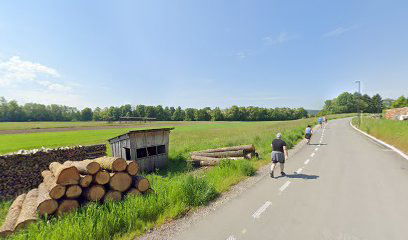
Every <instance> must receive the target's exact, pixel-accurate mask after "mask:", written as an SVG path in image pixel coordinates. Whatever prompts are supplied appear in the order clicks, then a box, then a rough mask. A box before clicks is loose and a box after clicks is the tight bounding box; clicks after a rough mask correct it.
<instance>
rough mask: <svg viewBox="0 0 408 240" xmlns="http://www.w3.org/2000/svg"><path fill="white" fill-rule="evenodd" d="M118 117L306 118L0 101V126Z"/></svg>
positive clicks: (252, 110)
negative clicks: (2, 124) (79, 106)
mask: <svg viewBox="0 0 408 240" xmlns="http://www.w3.org/2000/svg"><path fill="white" fill-rule="evenodd" d="M120 117H147V118H156V120H158V121H278V120H295V119H301V118H305V117H308V113H307V111H306V110H305V109H303V108H261V107H252V106H249V107H238V106H232V107H230V108H226V109H220V108H218V107H216V108H210V107H206V108H201V109H196V108H186V109H182V108H181V107H177V108H175V107H163V106H161V105H158V106H146V105H136V106H132V105H130V104H126V105H122V106H119V107H114V106H111V107H106V108H99V107H97V108H95V109H91V108H89V107H87V108H84V109H82V110H78V109H77V108H75V107H69V106H63V105H57V104H51V105H44V104H38V103H26V104H23V105H20V104H18V102H17V101H15V100H11V101H7V100H6V99H5V98H4V97H0V122H28V121H118V120H119V119H120Z"/></svg>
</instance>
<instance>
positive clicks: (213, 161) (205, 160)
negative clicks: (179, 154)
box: [191, 155, 221, 166]
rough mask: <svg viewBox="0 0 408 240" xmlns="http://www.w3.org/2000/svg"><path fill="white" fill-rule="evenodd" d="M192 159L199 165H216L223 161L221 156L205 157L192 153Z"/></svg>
mask: <svg viewBox="0 0 408 240" xmlns="http://www.w3.org/2000/svg"><path fill="white" fill-rule="evenodd" d="M191 159H192V160H193V161H192V162H193V164H194V165H198V166H216V165H218V164H220V161H221V158H212V157H203V156H197V155H192V156H191Z"/></svg>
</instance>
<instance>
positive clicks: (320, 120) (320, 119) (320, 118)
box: [317, 117, 323, 126]
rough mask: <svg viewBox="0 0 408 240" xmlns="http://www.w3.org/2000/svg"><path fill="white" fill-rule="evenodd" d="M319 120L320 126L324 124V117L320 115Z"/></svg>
mask: <svg viewBox="0 0 408 240" xmlns="http://www.w3.org/2000/svg"><path fill="white" fill-rule="evenodd" d="M317 122H319V124H320V126H322V125H323V118H322V117H319V119H317Z"/></svg>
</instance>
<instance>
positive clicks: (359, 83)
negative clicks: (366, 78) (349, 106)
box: [355, 81, 361, 126]
mask: <svg viewBox="0 0 408 240" xmlns="http://www.w3.org/2000/svg"><path fill="white" fill-rule="evenodd" d="M355 83H358V93H359V94H360V95H361V81H355ZM357 113H358V115H357V118H358V126H360V122H361V119H360V118H361V112H360V96H359V97H358V99H357Z"/></svg>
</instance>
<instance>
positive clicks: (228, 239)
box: [227, 235, 236, 240]
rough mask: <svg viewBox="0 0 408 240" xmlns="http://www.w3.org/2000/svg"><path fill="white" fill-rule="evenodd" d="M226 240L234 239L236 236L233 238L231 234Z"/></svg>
mask: <svg viewBox="0 0 408 240" xmlns="http://www.w3.org/2000/svg"><path fill="white" fill-rule="evenodd" d="M227 240H236V238H235V237H234V236H233V235H231V236H229V237H228V238H227Z"/></svg>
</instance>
